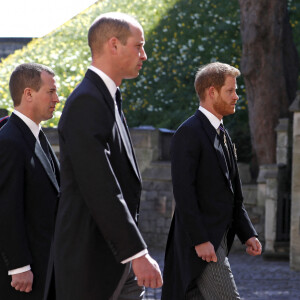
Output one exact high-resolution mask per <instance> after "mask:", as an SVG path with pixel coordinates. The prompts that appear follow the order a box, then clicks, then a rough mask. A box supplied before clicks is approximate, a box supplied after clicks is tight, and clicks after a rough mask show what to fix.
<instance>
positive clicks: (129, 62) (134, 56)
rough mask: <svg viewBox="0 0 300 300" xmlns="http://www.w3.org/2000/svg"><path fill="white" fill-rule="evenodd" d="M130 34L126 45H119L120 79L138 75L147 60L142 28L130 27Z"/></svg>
mask: <svg viewBox="0 0 300 300" xmlns="http://www.w3.org/2000/svg"><path fill="white" fill-rule="evenodd" d="M130 29H131V33H132V35H130V36H129V37H128V39H127V43H126V45H121V48H120V61H119V72H120V76H121V79H131V78H135V77H137V76H138V75H139V72H140V70H141V69H142V65H143V61H145V60H146V59H147V55H146V52H145V50H144V44H145V39H144V33H143V30H142V28H140V27H135V26H133V25H130Z"/></svg>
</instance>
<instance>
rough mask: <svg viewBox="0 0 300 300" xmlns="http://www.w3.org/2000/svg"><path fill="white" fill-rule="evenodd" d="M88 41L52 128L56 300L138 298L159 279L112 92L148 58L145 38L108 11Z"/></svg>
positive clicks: (126, 19) (134, 166)
mask: <svg viewBox="0 0 300 300" xmlns="http://www.w3.org/2000/svg"><path fill="white" fill-rule="evenodd" d="M88 41H89V46H90V48H91V52H92V65H91V66H90V67H89V70H88V71H87V73H86V75H85V77H84V79H83V81H82V82H81V83H80V84H79V86H78V87H77V88H76V89H75V90H74V91H73V93H72V94H71V95H70V97H69V98H68V100H67V102H66V105H65V108H64V110H63V113H62V116H61V119H60V122H59V126H58V130H59V143H60V157H61V184H62V189H61V190H62V196H61V199H60V204H59V208H58V214H57V223H56V227H55V238H54V274H55V286H56V297H57V300H83V299H88V300H99V299H103V300H109V299H112V300H116V299H132V300H133V299H142V298H143V294H144V286H147V287H152V288H156V287H160V286H161V285H162V279H161V274H160V270H159V267H158V265H157V263H156V262H155V261H154V260H153V259H152V258H151V257H150V256H149V254H148V251H147V246H146V244H145V242H144V240H143V238H142V235H141V233H140V231H139V229H138V227H137V220H138V213H139V203H140V195H141V188H142V186H141V176H140V173H139V170H138V166H137V163H136V159H135V155H134V151H133V147H132V144H131V140H130V135H129V131H128V128H127V126H126V122H125V118H124V115H123V112H122V109H121V102H120V100H121V97H120V91H119V88H118V87H119V85H120V84H121V82H122V80H123V79H129V78H135V77H137V76H138V74H139V71H140V70H141V68H142V65H143V62H144V61H145V60H146V59H147V56H146V53H145V50H144V43H145V40H144V33H143V29H142V27H141V25H140V24H139V23H138V22H137V21H136V20H135V19H134V18H132V17H130V16H128V15H125V14H121V13H107V14H103V15H101V16H100V17H99V18H98V19H97V20H95V22H94V23H93V24H92V26H91V27H90V29H89V34H88ZM78 120H81V122H78Z"/></svg>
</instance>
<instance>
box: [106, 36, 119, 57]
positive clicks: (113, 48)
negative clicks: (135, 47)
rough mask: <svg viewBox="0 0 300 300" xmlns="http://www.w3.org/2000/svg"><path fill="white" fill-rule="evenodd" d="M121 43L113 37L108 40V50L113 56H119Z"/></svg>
mask: <svg viewBox="0 0 300 300" xmlns="http://www.w3.org/2000/svg"><path fill="white" fill-rule="evenodd" d="M119 43H120V41H119V40H118V39H117V38H116V37H112V38H110V39H109V40H108V48H109V51H110V52H111V54H113V55H115V54H117V51H118V47H119Z"/></svg>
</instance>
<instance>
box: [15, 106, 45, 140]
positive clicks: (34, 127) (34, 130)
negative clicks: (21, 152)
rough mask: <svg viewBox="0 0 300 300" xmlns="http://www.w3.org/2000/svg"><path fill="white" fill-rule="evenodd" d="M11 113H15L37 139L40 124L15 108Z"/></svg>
mask: <svg viewBox="0 0 300 300" xmlns="http://www.w3.org/2000/svg"><path fill="white" fill-rule="evenodd" d="M13 113H14V114H15V115H17V116H18V117H19V118H20V119H21V120H22V121H23V122H24V123H25V124H26V125H27V126H28V127H29V129H30V130H31V132H32V134H33V135H34V136H35V138H36V139H37V140H38V136H39V132H40V129H41V125H40V124H39V125H37V124H36V123H35V122H33V121H32V120H31V119H29V118H28V117H26V116H25V115H23V114H22V113H20V112H19V111H17V110H14V111H13Z"/></svg>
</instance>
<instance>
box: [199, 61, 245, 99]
mask: <svg viewBox="0 0 300 300" xmlns="http://www.w3.org/2000/svg"><path fill="white" fill-rule="evenodd" d="M240 75H241V72H240V71H239V70H238V69H237V68H235V67H232V66H230V65H228V64H224V63H220V62H213V63H210V64H207V65H204V66H202V67H200V68H199V69H198V72H197V73H196V77H195V84H194V86H195V90H196V93H197V95H198V97H199V99H200V101H201V100H204V98H205V90H206V89H207V88H209V87H211V86H213V87H214V88H215V89H217V90H218V91H220V89H221V87H222V86H223V85H224V83H225V80H226V77H227V76H232V77H238V76H240Z"/></svg>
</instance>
